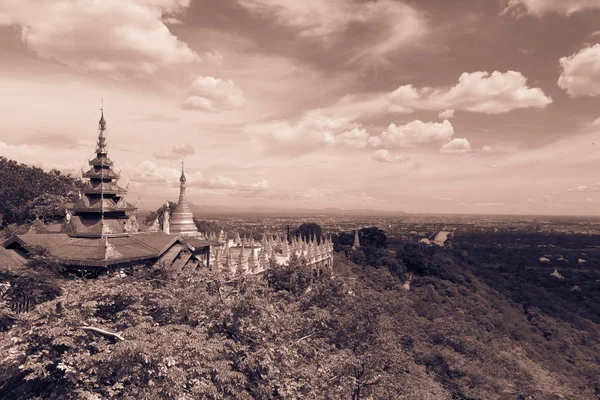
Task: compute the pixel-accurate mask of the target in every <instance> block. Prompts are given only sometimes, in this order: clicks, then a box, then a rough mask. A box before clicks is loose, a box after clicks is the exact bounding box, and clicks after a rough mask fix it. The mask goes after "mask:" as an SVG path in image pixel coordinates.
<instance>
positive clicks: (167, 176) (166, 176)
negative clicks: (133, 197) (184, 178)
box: [131, 160, 181, 184]
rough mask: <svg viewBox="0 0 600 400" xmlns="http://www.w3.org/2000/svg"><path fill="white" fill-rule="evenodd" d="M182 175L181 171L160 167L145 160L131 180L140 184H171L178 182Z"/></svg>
mask: <svg viewBox="0 0 600 400" xmlns="http://www.w3.org/2000/svg"><path fill="white" fill-rule="evenodd" d="M180 175H181V171H179V170H177V169H175V168H163V167H159V166H158V165H156V164H155V163H153V162H152V161H148V160H145V161H142V162H141V163H139V164H138V166H137V167H136V169H135V172H134V174H133V176H132V178H131V180H132V181H133V182H138V183H161V184H169V183H174V182H176V181H177V180H178V179H179V177H180Z"/></svg>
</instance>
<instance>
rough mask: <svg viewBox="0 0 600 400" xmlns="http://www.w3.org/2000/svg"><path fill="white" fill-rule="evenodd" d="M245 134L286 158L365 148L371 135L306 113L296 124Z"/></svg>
mask: <svg viewBox="0 0 600 400" xmlns="http://www.w3.org/2000/svg"><path fill="white" fill-rule="evenodd" d="M245 131H246V133H247V134H248V135H249V136H250V137H251V138H254V139H261V140H263V142H265V143H266V144H267V145H268V146H271V147H276V148H277V150H278V151H282V152H284V153H287V154H302V153H307V152H310V151H313V150H316V149H318V148H321V147H323V146H343V147H347V148H357V149H360V148H365V147H367V143H368V140H369V133H368V132H367V131H366V130H365V129H364V127H363V126H362V125H361V124H359V123H356V122H352V121H350V120H348V119H344V118H331V117H329V116H327V115H324V114H323V113H321V112H320V111H318V110H316V111H310V112H307V113H305V114H304V115H303V116H302V117H300V118H299V119H298V120H297V121H295V122H291V121H288V120H276V121H270V122H265V123H257V124H252V125H248V126H247V127H246V128H245Z"/></svg>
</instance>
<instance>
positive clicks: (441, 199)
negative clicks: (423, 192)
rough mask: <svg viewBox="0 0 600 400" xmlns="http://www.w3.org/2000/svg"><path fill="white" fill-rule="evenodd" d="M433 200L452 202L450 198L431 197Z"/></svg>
mask: <svg viewBox="0 0 600 400" xmlns="http://www.w3.org/2000/svg"><path fill="white" fill-rule="evenodd" d="M431 198H432V199H433V200H440V201H452V197H441V196H431Z"/></svg>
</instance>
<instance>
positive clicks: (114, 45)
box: [0, 0, 202, 74]
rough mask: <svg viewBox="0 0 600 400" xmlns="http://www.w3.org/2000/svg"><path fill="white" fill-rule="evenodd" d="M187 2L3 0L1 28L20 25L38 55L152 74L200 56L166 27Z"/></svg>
mask: <svg viewBox="0 0 600 400" xmlns="http://www.w3.org/2000/svg"><path fill="white" fill-rule="evenodd" d="M189 3H190V1H189V0H103V1H96V0H77V1H72V0H4V1H2V2H0V26H2V25H4V26H7V25H8V26H10V25H16V26H18V27H20V29H21V38H22V40H23V42H24V43H25V44H26V45H27V46H28V47H29V48H30V49H31V50H33V51H34V52H35V53H36V54H37V55H38V56H40V57H43V58H50V59H55V60H57V61H59V62H61V63H63V64H66V65H69V66H71V67H73V68H76V69H79V70H84V71H103V72H122V71H125V72H130V73H135V74H140V73H153V72H154V71H156V69H158V68H160V67H165V66H174V65H181V64H187V63H192V62H196V61H201V60H202V57H201V56H200V55H199V54H197V53H196V52H195V51H193V50H192V49H190V48H189V47H188V45H187V44H186V43H185V42H182V41H181V40H179V39H178V38H177V37H176V36H175V35H173V34H172V33H171V32H170V30H169V28H168V27H167V26H166V25H165V24H164V22H163V21H164V20H169V19H170V18H173V17H174V16H176V15H178V14H180V13H182V12H183V11H185V9H186V8H187V7H189Z"/></svg>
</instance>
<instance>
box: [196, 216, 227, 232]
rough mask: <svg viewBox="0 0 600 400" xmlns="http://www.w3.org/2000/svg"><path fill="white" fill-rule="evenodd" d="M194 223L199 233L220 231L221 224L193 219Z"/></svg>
mask: <svg viewBox="0 0 600 400" xmlns="http://www.w3.org/2000/svg"><path fill="white" fill-rule="evenodd" d="M194 223H195V224H196V228H198V231H199V232H220V231H221V229H222V226H221V224H220V223H219V222H217V221H207V220H205V219H198V218H194Z"/></svg>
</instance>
